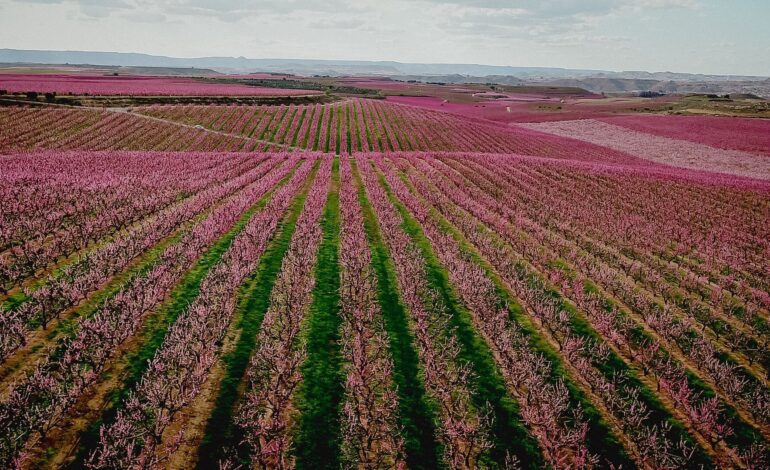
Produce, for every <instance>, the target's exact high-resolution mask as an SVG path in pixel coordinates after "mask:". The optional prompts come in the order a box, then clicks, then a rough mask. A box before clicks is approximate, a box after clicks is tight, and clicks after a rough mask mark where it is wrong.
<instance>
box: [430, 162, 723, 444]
mask: <svg viewBox="0 0 770 470" xmlns="http://www.w3.org/2000/svg"><path fill="white" fill-rule="evenodd" d="M430 163H431V164H434V165H435V166H437V167H439V168H440V163H439V162H437V161H430ZM422 166H424V167H427V169H424V170H423V171H424V172H425V174H426V176H428V177H429V178H430V180H431V181H435V182H438V184H439V186H440V187H441V189H442V193H443V194H446V195H450V196H451V197H452V199H454V200H455V201H456V202H457V204H459V205H460V206H463V207H465V208H467V209H468V210H470V211H471V213H472V214H473V215H474V216H475V217H478V218H479V219H480V220H482V221H484V223H486V224H488V225H489V227H491V228H492V229H494V230H495V231H496V232H497V234H499V236H501V237H502V238H503V239H504V240H505V241H506V242H508V243H510V244H511V246H514V247H516V246H519V247H521V248H522V250H523V252H525V253H527V259H528V260H530V261H532V262H534V263H535V264H537V265H538V266H539V267H540V268H541V269H543V270H544V271H543V272H545V273H546V274H548V275H549V276H550V277H551V279H553V280H554V281H555V282H556V283H557V286H558V287H559V288H560V289H561V290H562V292H564V293H565V294H568V295H569V296H570V297H571V298H572V299H573V300H574V301H575V302H576V304H577V306H578V307H580V309H581V310H582V311H583V312H584V313H585V314H587V315H588V317H589V319H590V320H591V321H592V323H594V325H595V326H596V328H597V329H598V330H599V331H600V332H601V333H602V334H603V335H604V336H605V338H607V339H608V340H609V341H610V343H611V344H613V345H614V346H616V347H618V348H619V350H620V351H621V352H623V353H625V352H626V351H629V350H628V348H629V347H630V348H632V349H631V350H630V352H629V353H628V354H627V356H626V357H627V359H629V360H631V361H632V362H635V363H638V362H637V360H638V359H639V358H640V357H643V356H644V354H643V353H642V351H645V350H647V349H646V346H647V343H641V344H640V343H639V342H638V341H635V340H634V339H633V338H634V330H633V328H634V325H633V322H629V321H628V319H626V320H625V321H624V322H621V324H627V326H625V328H624V334H623V335H621V334H620V333H619V332H618V331H617V330H616V329H613V328H608V327H607V325H608V322H609V324H612V321H611V320H612V319H613V318H622V317H621V316H615V315H611V314H608V312H607V311H606V310H605V309H604V308H603V306H602V304H601V303H600V302H585V301H584V300H585V298H586V296H585V294H584V292H583V282H584V281H587V279H584V278H582V277H580V278H576V279H575V280H574V281H569V279H567V278H566V277H565V276H563V275H561V276H559V275H557V274H556V273H557V272H558V269H556V268H554V265H553V264H552V263H549V261H548V260H549V259H550V258H547V257H546V258H542V257H543V256H544V255H546V254H547V251H544V247H545V246H548V245H547V244H544V245H532V244H531V243H532V238H531V236H530V235H521V234H519V233H517V232H516V231H515V230H513V229H512V227H511V226H510V225H509V223H508V222H507V220H505V219H502V218H499V217H498V216H496V215H494V214H493V213H492V212H489V209H488V207H490V205H491V208H496V209H498V210H499V209H500V208H502V207H510V206H508V205H505V206H503V205H502V204H501V202H502V201H500V199H499V198H498V199H497V200H494V199H491V198H489V197H488V196H485V195H484V194H481V193H478V192H474V191H472V184H470V183H469V182H464V181H463V180H462V179H457V175H455V178H454V179H455V182H456V183H457V186H455V185H449V184H447V183H446V182H444V181H443V178H444V175H442V174H441V173H437V172H435V171H433V170H432V169H431V168H430V166H429V165H427V164H422ZM444 170H445V171H446V170H447V169H446V168H444ZM447 174H449V175H452V173H451V172H448V173H447ZM469 191H470V192H469ZM444 198H445V199H446V197H444ZM485 204H488V205H487V207H484V205H485ZM453 220H454V221H455V223H456V224H457V226H458V227H460V228H461V229H463V231H464V232H465V233H466V234H467V236H468V237H469V238H470V239H471V240H473V241H474V243H475V244H476V246H478V247H479V249H480V250H481V251H482V252H483V253H484V254H485V256H486V257H487V258H488V259H490V260H491V261H492V262H493V264H494V265H495V266H496V267H497V269H499V270H500V272H501V274H503V277H504V278H505V279H506V280H508V282H513V283H514V285H515V286H516V289H515V290H516V291H517V292H518V293H519V295H520V296H522V297H523V298H524V299H525V300H527V302H528V304H530V305H533V306H537V305H539V304H541V305H543V307H544V308H542V309H541V310H542V314H538V319H539V321H540V322H541V323H542V324H543V326H544V327H546V328H547V329H548V330H549V332H550V333H551V334H552V335H553V336H554V337H561V338H563V339H562V340H561V342H562V344H560V346H562V347H564V349H565V355H566V354H567V352H569V351H567V349H568V348H566V346H565V345H572V346H574V345H575V343H574V342H572V341H571V340H569V330H570V326H569V323H568V322H567V320H568V315H566V313H565V312H563V311H561V309H559V308H554V307H556V305H555V304H553V302H549V301H548V300H549V298H548V297H549V296H543V295H542V294H539V295H538V294H537V291H538V289H539V290H540V291H543V292H547V291H548V287H547V286H545V284H543V282H542V280H539V279H538V278H537V277H534V278H533V277H532V275H531V274H527V272H528V271H529V268H528V267H527V266H528V264H527V262H526V261H524V259H523V258H522V257H521V255H519V254H517V253H515V252H513V251H512V250H511V249H510V248H506V247H505V245H501V244H500V243H499V242H495V241H494V240H493V239H492V238H490V237H489V236H488V235H487V236H484V233H485V232H482V231H479V230H478V229H477V228H476V225H475V224H476V222H473V221H472V220H471V219H468V215H467V214H466V215H463V214H459V215H457V214H456V215H455V217H454V219H453ZM514 220H517V221H519V223H520V224H521V223H522V222H523V219H521V218H518V219H514ZM562 253H566V252H565V251H562ZM533 279H534V280H535V282H534V284H533ZM600 284H601V282H600ZM533 289H535V290H533ZM544 301H545V303H543V302H544ZM549 305H550V306H549ZM533 310H534V311H535V312H536V313H537V309H533ZM560 311H561V313H560ZM581 349H582V347H581ZM636 351H639V353H638V354H637V353H636ZM655 357H656V355H655V354H653V355H652V356H651V357H650V358H649V359H648V360H652V359H654V358H655ZM659 361H663V362H665V363H667V362H668V361H667V356H666V355H661V356H660V358H659ZM572 362H573V363H574V364H576V365H581V364H582V363H581V362H579V361H572ZM642 367H644V368H645V370H646V368H648V367H650V366H649V365H647V364H644V363H643V366H642ZM666 370H667V374H669V375H670V374H673V373H676V374H678V376H679V377H682V378H684V371H683V370H682V369H681V367H679V368H678V369H677V368H673V369H672V368H670V367H669V368H667V369H666ZM586 372H587V371H586ZM588 376H589V377H590V375H588ZM684 383H685V384H686V380H685V381H684ZM595 384H596V382H595ZM592 387H593V388H594V389H595V390H600V391H601V392H602V395H605V396H606V397H607V399H609V398H611V396H612V395H611V394H608V393H606V392H605V391H604V389H605V388H606V386H605V385H602V386H601V387H599V388H596V385H592ZM691 396H693V397H694V398H697V397H696V396H697V393H695V392H694V391H692V393H691ZM698 401H699V400H698V399H693V400H692V404H691V405H688V406H687V407H686V408H685V409H686V410H691V411H693V413H691V414H692V418H693V421H699V422H702V421H703V420H702V419H701V417H699V416H696V414H699V415H700V414H702V413H700V412H698V411H697V406H698V405H697V403H698ZM610 403H611V404H612V405H613V406H614V403H613V402H610ZM688 403H689V402H688ZM714 404H716V403H711V404H710V405H709V406H711V405H714ZM611 408H612V407H611ZM720 419H722V418H721V417H720V415H719V414H718V413H716V414H713V415H711V416H710V417H709V420H710V421H709V422H710V423H711V424H706V425H705V426H704V427H705V428H707V430H718V429H717V427H716V426H714V425H715V424H716V423H717V422H719V420H720ZM721 433H722V434H715V436H716V439H717V440H719V439H720V438H721V437H720V436H723V435H726V434H729V432H728V430H727V429H724V430H722V431H721ZM633 434H638V433H633ZM707 435H708V433H707ZM635 438H636V437H635ZM639 442H642V443H646V442H647V441H646V440H640V441H639ZM640 450H642V449H640ZM653 451H654V449H653ZM644 453H645V454H649V453H650V452H648V451H645V452H644ZM685 455H686V454H685Z"/></svg>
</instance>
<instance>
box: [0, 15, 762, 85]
mask: <svg viewBox="0 0 770 470" xmlns="http://www.w3.org/2000/svg"><path fill="white" fill-rule="evenodd" d="M768 18H770V1H767V0H734V1H729V2H728V1H721V0H583V1H580V0H543V1H538V0H509V1H504V0H387V1H376V0H358V1H355V0H256V1H254V0H251V1H250V0H159V1H150V0H0V48H13V49H51V50H86V51H111V52H141V53H147V54H154V55H166V56H172V57H204V56H235V57H237V56H244V57H248V58H292V59H332V60H343V59H346V60H395V61H400V62H419V63H473V64H487V65H509V66H535V67H564V68H581V69H603V70H616V71H622V70H645V71H650V72H656V71H672V72H690V73H705V74H733V75H760V76H770V27H768V26H767V19H768Z"/></svg>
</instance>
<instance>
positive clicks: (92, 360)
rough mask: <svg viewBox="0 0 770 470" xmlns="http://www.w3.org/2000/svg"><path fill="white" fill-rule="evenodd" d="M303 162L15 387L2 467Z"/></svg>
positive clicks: (245, 195)
mask: <svg viewBox="0 0 770 470" xmlns="http://www.w3.org/2000/svg"><path fill="white" fill-rule="evenodd" d="M298 160H299V158H298V157H294V158H292V159H290V160H288V162H287V163H286V164H285V165H282V166H281V168H280V169H278V171H274V172H272V173H270V175H269V176H268V177H267V178H263V179H261V180H260V181H259V182H258V184H256V185H252V186H250V187H249V188H248V189H247V190H244V191H241V192H240V193H239V194H238V196H237V197H234V198H232V199H230V200H228V201H227V202H226V203H225V204H223V205H221V206H218V207H217V208H216V209H214V210H213V211H212V212H211V213H210V214H209V215H208V216H207V217H206V218H205V219H204V220H202V221H201V222H199V223H197V224H195V226H194V227H193V228H192V230H190V231H189V232H188V233H187V234H186V235H185V236H184V237H182V238H181V240H180V241H179V242H178V243H175V244H173V245H171V246H169V247H168V248H166V249H165V250H164V251H163V253H162V254H161V255H160V257H159V259H158V260H157V262H156V263H155V264H154V265H153V267H152V268H150V269H149V271H148V272H146V273H142V274H137V275H135V276H134V277H133V278H131V279H130V280H129V281H128V282H127V283H126V284H125V285H124V287H123V288H122V289H121V291H120V292H118V294H116V295H115V296H114V297H111V298H108V299H107V300H105V301H104V302H103V303H102V304H101V305H100V306H99V308H98V310H97V313H96V314H95V315H94V316H92V317H90V318H88V319H86V320H84V321H81V322H80V323H79V324H78V325H77V327H76V329H75V331H74V332H73V333H72V334H71V335H68V336H65V337H63V338H62V339H60V340H59V341H58V342H57V344H56V345H55V347H53V348H52V350H51V352H50V353H49V354H48V356H47V357H46V358H45V359H43V360H42V361H40V362H39V363H38V364H36V365H35V367H34V368H33V369H32V370H31V371H30V372H28V373H27V374H26V375H25V376H24V377H22V378H21V379H19V380H18V381H17V382H16V383H14V384H12V385H11V387H10V389H9V390H8V394H7V395H6V397H5V399H3V400H2V401H0V429H3V430H4V431H5V432H4V433H3V434H2V435H0V463H2V464H3V465H6V466H8V465H11V464H12V463H13V462H14V461H15V460H16V459H17V458H22V459H23V458H24V453H23V452H22V451H23V449H24V447H25V445H26V444H27V443H28V441H30V438H32V441H31V442H29V444H30V445H31V444H32V442H34V438H35V437H39V436H41V435H44V434H45V433H46V432H47V431H48V430H50V429H51V427H52V426H54V425H55V424H56V423H57V422H58V421H59V420H60V419H61V418H62V416H63V414H64V413H66V412H67V411H68V409H69V408H70V406H71V405H72V404H73V403H74V402H75V400H76V399H77V398H78V397H80V396H81V395H82V394H84V393H87V391H88V388H89V387H90V386H91V385H92V384H94V383H96V382H97V381H98V380H99V379H100V378H101V374H102V372H104V370H105V369H106V368H107V366H108V365H109V362H110V360H111V359H112V358H114V357H115V355H116V354H117V353H118V352H119V350H120V347H121V346H122V345H123V344H124V342H125V341H126V340H127V339H129V338H130V337H132V336H133V335H134V334H135V333H136V332H137V331H138V329H139V328H140V326H141V325H142V324H143V322H144V320H145V318H146V317H147V315H148V314H150V313H151V312H152V311H154V310H155V308H156V307H157V306H158V304H159V303H160V302H161V301H162V300H163V299H164V298H166V296H167V295H168V293H169V292H170V291H171V289H172V288H173V287H174V285H176V284H177V283H178V282H179V280H180V279H181V277H182V275H183V274H184V273H185V272H186V271H187V270H189V269H190V268H191V267H192V266H193V264H194V263H195V260H197V259H198V258H199V257H200V256H201V255H202V254H203V253H204V251H205V250H206V249H207V247H209V246H210V245H211V244H212V243H213V242H214V241H215V240H216V239H217V238H219V237H220V236H222V234H224V233H225V232H226V231H227V230H228V229H229V228H230V227H232V225H233V224H234V223H235V221H236V220H237V219H238V218H239V217H240V216H241V214H242V213H243V212H244V211H245V210H246V209H247V208H249V207H250V206H252V205H253V204H255V202H256V201H257V200H258V199H259V198H260V197H262V196H263V195H264V194H265V193H267V192H268V191H269V190H270V189H271V188H272V187H274V186H275V185H276V183H277V182H278V181H280V180H281V179H282V178H284V177H285V176H287V175H288V174H289V173H290V172H291V171H292V168H293V167H294V166H296V164H297V162H298Z"/></svg>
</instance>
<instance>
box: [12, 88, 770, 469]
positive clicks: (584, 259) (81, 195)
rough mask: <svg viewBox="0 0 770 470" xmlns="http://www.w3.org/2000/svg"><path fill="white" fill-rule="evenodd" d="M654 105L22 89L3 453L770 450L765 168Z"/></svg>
mask: <svg viewBox="0 0 770 470" xmlns="http://www.w3.org/2000/svg"><path fill="white" fill-rule="evenodd" d="M607 122H612V121H611V120H608V121H607ZM714 122H716V121H713V122H711V121H710V122H708V123H706V124H703V123H697V125H713V123H714ZM632 124H633V125H632ZM641 125H643V124H636V123H633V122H632V123H631V124H629V123H625V124H624V123H623V122H621V121H618V123H617V125H616V124H607V123H606V122H601V121H590V122H578V124H575V123H570V122H566V123H548V124H537V125H531V127H532V128H533V129H534V130H533V129H526V128H523V127H519V126H515V127H514V126H504V125H500V124H496V123H492V122H486V121H483V120H480V119H465V118H462V117H458V116H456V115H450V114H445V113H442V112H439V111H432V110H421V109H419V108H415V107H411V106H405V105H398V104H392V103H389V102H384V101H377V100H364V99H345V100H341V101H338V102H334V103H331V104H325V105H301V106H294V105H292V106H151V107H146V108H135V109H131V110H130V111H127V110H97V109H75V108H61V107H57V108H54V107H51V108H2V109H0V152H2V154H0V174H2V183H0V208H2V210H1V211H0V429H2V430H3V432H2V433H0V467H3V468H16V467H18V468H84V467H87V468H201V469H208V468H241V467H243V468H246V467H251V468H339V467H345V468H417V469H419V468H558V469H562V468H563V469H568V468H569V469H576V468H645V469H669V468H670V469H675V468H682V469H685V468H750V469H760V468H768V466H769V465H770V461H768V443H769V442H770V387H769V384H768V379H769V378H770V353H769V352H768V351H770V348H769V346H770V326H769V324H768V322H769V321H770V263H768V259H770V238H769V237H768V227H770V182H768V181H767V179H766V177H765V176H766V175H764V173H763V172H762V171H763V170H762V171H759V170H757V168H763V167H762V165H764V164H765V163H764V160H763V159H765V158H766V157H765V156H764V154H763V153H762V152H758V151H754V150H751V149H748V148H742V147H740V146H738V147H736V145H738V143H734V141H732V140H729V139H727V137H725V138H723V139H722V140H720V142H728V144H725V145H728V150H725V149H723V148H720V147H719V146H717V145H716V144H715V143H714V142H712V141H709V140H708V139H701V140H702V141H701V142H699V143H695V142H691V140H693V139H686V141H685V140H677V142H678V144H677V145H681V148H688V149H693V148H695V147H693V146H697V148H698V149H703V148H707V149H708V150H707V151H708V152H712V153H713V154H714V155H716V156H721V157H722V160H719V162H721V163H720V164H719V165H716V164H711V163H709V162H712V160H710V159H708V158H705V157H704V158H705V159H701V160H698V159H697V155H694V154H693V155H689V156H687V158H690V157H692V158H695V160H688V161H689V162H690V163H691V164H688V165H682V164H678V163H677V162H681V159H682V158H685V157H681V156H679V157H678V156H677V155H678V154H677V155H674V156H673V157H672V158H673V160H674V163H673V164H671V163H672V160H671V159H666V158H657V157H655V155H658V153H655V152H665V149H664V150H656V148H653V149H652V150H651V148H652V146H650V145H648V143H649V141H645V142H646V143H645V142H642V141H635V140H629V139H625V140H622V142H620V141H618V138H617V137H618V135H620V134H619V133H623V132H637V133H641V132H648V133H653V130H651V128H646V130H642V129H640V128H639V126H641ZM644 125H646V124H644ZM649 125H650V126H653V124H649ZM654 125H655V126H658V127H660V128H661V129H669V130H660V131H659V132H660V133H661V135H659V136H657V137H655V138H656V139H672V140H674V139H676V137H675V136H674V135H673V134H672V132H673V131H671V130H670V128H671V126H672V124H671V123H670V122H666V123H654ZM688 125H689V124H688ZM693 125H696V124H693ZM586 126H590V132H589V131H587V130H586V129H585V127H586ZM606 126H611V128H612V129H613V132H616V133H610V132H608V131H607V128H606ZM622 126H627V127H623V128H622V129H623V130H620V131H619V130H618V129H616V128H620V127H622ZM634 126H635V127H634ZM661 126H662V127H661ZM631 128H633V129H635V130H631ZM663 134H665V135H663ZM722 135H725V136H727V135H728V134H727V133H724V132H723V134H722ZM613 139H615V140H614V141H613ZM659 142H662V140H659ZM761 142H762V140H761V138H760V137H758V134H757V136H755V137H754V138H752V143H751V144H750V145H751V146H752V149H753V148H754V147H756V146H758V145H759V146H761ZM744 147H745V146H744ZM765 150H766V149H765ZM651 152H652V153H651ZM726 152H727V153H726ZM729 152H736V155H737V154H740V157H741V158H742V159H745V162H748V164H747V166H746V165H744V166H741V167H740V171H737V170H736V168H737V167H736V166H735V165H736V161H735V158H733V157H735V155H733V154H731V153H729ZM653 153H654V155H653ZM651 155H652V156H651ZM728 157H729V158H728ZM677 158H679V160H677ZM736 158H737V157H736ZM752 158H753V160H752ZM742 161H743V160H742ZM692 162H694V163H692ZM704 162H705V163H704Z"/></svg>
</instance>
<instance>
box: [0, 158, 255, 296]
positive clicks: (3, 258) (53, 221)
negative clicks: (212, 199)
mask: <svg viewBox="0 0 770 470" xmlns="http://www.w3.org/2000/svg"><path fill="white" fill-rule="evenodd" d="M62 157H63V155H62V154H36V155H34V156H28V155H21V156H18V157H16V158H15V159H16V160H18V161H19V163H22V162H23V163H24V164H26V166H27V168H25V169H23V170H22V171H20V172H16V171H14V169H13V168H8V167H9V166H11V165H8V164H7V163H6V162H4V164H3V167H6V168H7V170H8V172H9V175H8V176H9V179H12V181H9V184H8V186H6V187H4V188H3V189H0V205H1V206H2V208H3V211H2V213H3V215H2V216H0V217H2V219H3V220H2V225H3V227H4V230H8V231H9V233H10V234H13V235H11V237H10V238H9V239H8V242H9V243H13V245H14V246H13V247H12V248H11V249H10V250H7V251H5V252H0V285H1V286H5V287H9V286H13V285H15V284H17V283H19V282H21V281H22V280H23V279H24V278H26V277H27V276H30V275H33V274H35V272H36V271H38V270H39V269H40V268H45V267H47V266H50V265H51V264H53V263H55V262H56V261H57V260H58V259H59V258H61V257H63V256H67V255H69V254H71V253H73V252H75V251H77V250H80V249H82V248H84V247H87V246H88V245H90V244H91V243H95V242H97V241H98V240H99V239H101V238H102V237H104V236H106V235H109V234H111V233H114V232H115V231H118V230H121V229H123V228H126V227H127V226H128V225H130V224H132V223H133V222H136V221H138V220H140V219H142V218H144V217H146V216H148V215H150V214H152V213H154V212H156V211H158V210H160V209H162V208H164V207H167V206H169V205H170V204H172V203H174V202H177V201H178V200H179V199H180V198H183V197H185V196H188V195H191V194H195V193H197V192H199V191H201V190H203V189H205V188H207V187H210V186H211V185H213V184H217V183H220V184H221V183H222V182H224V181H226V179H223V176H225V177H226V175H223V174H222V173H220V172H224V173H227V172H233V171H237V170H238V169H241V170H242V169H243V167H244V166H248V165H249V162H248V161H245V160H244V159H236V158H233V157H230V158H228V159H226V160H223V159H221V158H219V157H216V156H204V155H201V156H200V157H199V158H179V157H177V156H171V155H168V154H160V155H153V156H149V155H147V154H97V155H86V154H82V153H81V154H73V153H65V154H64V158H62ZM79 157H80V158H79ZM38 160H44V161H47V162H48V163H49V164H50V165H51V167H52V168H58V167H59V164H60V163H61V162H62V160H74V161H76V162H78V163H80V166H79V167H77V168H75V167H74V166H73V165H71V164H67V165H64V166H65V167H66V168H68V169H69V171H67V172H66V173H63V172H62V171H56V172H54V171H51V170H45V169H44V167H42V165H40V163H41V162H39V161H38ZM161 162H162V163H164V164H163V165H159V164H158V163H161ZM222 163H224V164H222ZM121 167H122V168H121ZM216 167H219V168H216ZM104 168H110V170H111V171H104V170H103V169H104ZM212 170H214V171H213V172H212ZM41 171H42V172H43V174H42V175H41V176H40V177H39V178H40V179H42V181H40V182H39V184H35V183H32V181H36V180H38V177H37V175H40V172H41ZM33 172H34V173H33ZM235 175H237V173H233V174H232V175H231V177H232V176H235ZM95 176H96V177H95ZM38 181H39V180H38ZM19 186H21V187H20V188H19ZM17 188H18V190H17Z"/></svg>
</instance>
